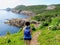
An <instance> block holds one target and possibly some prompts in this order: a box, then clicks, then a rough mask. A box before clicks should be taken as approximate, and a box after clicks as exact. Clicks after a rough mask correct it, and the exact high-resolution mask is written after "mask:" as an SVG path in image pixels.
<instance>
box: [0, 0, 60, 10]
mask: <svg viewBox="0 0 60 45" xmlns="http://www.w3.org/2000/svg"><path fill="white" fill-rule="evenodd" d="M50 4H60V1H59V0H0V9H4V8H8V7H10V8H14V7H15V6H17V5H26V6H28V5H50Z"/></svg>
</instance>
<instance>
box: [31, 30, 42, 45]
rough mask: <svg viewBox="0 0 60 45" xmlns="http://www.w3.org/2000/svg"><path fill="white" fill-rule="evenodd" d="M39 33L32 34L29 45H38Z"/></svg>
mask: <svg viewBox="0 0 60 45" xmlns="http://www.w3.org/2000/svg"><path fill="white" fill-rule="evenodd" d="M40 33H41V31H37V32H35V33H34V34H33V36H32V40H31V45H39V43H38V41H37V38H38V36H39V35H40Z"/></svg>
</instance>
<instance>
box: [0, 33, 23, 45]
mask: <svg viewBox="0 0 60 45" xmlns="http://www.w3.org/2000/svg"><path fill="white" fill-rule="evenodd" d="M0 45H24V41H23V32H18V33H15V34H11V35H6V36H3V37H0Z"/></svg>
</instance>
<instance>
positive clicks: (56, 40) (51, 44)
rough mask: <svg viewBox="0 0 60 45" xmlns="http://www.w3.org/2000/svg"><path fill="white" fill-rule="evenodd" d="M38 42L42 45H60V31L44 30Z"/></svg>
mask: <svg viewBox="0 0 60 45" xmlns="http://www.w3.org/2000/svg"><path fill="white" fill-rule="evenodd" d="M38 42H39V43H40V45H60V30H55V31H53V30H42V33H41V34H40V35H39V37H38Z"/></svg>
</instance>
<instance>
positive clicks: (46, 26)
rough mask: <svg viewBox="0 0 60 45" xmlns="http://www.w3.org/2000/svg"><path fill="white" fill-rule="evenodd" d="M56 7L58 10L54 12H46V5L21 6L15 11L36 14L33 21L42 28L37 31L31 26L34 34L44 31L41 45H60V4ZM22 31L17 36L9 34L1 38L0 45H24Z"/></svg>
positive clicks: (40, 39) (39, 38) (53, 10)
mask: <svg viewBox="0 0 60 45" xmlns="http://www.w3.org/2000/svg"><path fill="white" fill-rule="evenodd" d="M54 6H55V7H56V8H55V9H52V10H46V8H47V6H46V5H34V6H24V5H19V6H16V7H15V10H29V11H33V12H35V13H36V15H35V16H34V17H32V18H31V19H32V20H36V21H38V22H40V24H39V25H40V26H39V27H38V28H37V29H35V28H34V25H33V24H31V28H32V29H33V31H34V32H36V31H38V30H41V31H42V32H41V34H40V35H39V37H38V42H39V43H40V45H60V4H56V5H54ZM21 30H22V29H21ZM21 30H20V31H19V32H17V33H15V34H10V33H9V32H7V35H6V36H3V37H2V38H1V37H0V45H24V41H23V32H22V31H21Z"/></svg>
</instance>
